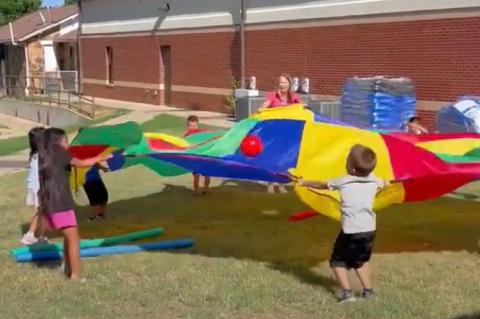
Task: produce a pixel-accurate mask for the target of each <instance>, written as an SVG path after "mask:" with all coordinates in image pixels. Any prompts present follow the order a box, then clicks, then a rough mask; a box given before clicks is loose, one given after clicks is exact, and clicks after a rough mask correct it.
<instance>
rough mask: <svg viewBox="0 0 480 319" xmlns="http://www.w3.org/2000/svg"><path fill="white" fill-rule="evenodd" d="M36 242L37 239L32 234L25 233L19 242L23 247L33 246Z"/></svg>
mask: <svg viewBox="0 0 480 319" xmlns="http://www.w3.org/2000/svg"><path fill="white" fill-rule="evenodd" d="M37 241H38V239H37V238H36V237H35V235H34V234H33V233H30V232H28V233H25V234H24V235H23V237H22V239H21V240H20V242H21V243H22V244H24V245H33V244H35V243H36V242H37Z"/></svg>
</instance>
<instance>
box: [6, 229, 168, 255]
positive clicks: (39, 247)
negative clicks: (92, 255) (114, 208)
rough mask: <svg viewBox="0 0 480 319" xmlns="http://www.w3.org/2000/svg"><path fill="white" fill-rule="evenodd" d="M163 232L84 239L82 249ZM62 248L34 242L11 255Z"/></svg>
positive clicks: (151, 230)
mask: <svg viewBox="0 0 480 319" xmlns="http://www.w3.org/2000/svg"><path fill="white" fill-rule="evenodd" d="M162 234H163V228H153V229H147V230H142V231H137V232H133V233H128V234H124V235H118V236H112V237H106V238H97V239H84V240H81V241H80V249H83V248H93V247H104V246H110V245H116V244H120V243H124V242H129V241H136V240H140V239H144V238H150V237H156V236H160V235H162ZM60 250H63V243H53V244H34V245H30V246H22V247H17V248H14V249H12V250H11V251H10V255H12V256H17V255H20V254H27V253H32V252H38V251H60Z"/></svg>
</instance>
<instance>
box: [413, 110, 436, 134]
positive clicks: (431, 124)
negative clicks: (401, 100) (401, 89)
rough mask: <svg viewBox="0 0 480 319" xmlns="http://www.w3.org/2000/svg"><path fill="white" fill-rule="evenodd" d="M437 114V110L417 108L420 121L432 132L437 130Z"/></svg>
mask: <svg viewBox="0 0 480 319" xmlns="http://www.w3.org/2000/svg"><path fill="white" fill-rule="evenodd" d="M436 115H437V112H435V111H426V110H417V116H418V117H419V118H420V123H421V124H422V125H423V126H425V127H426V128H427V129H428V130H429V131H432V132H434V131H435V130H436V125H437V124H436Z"/></svg>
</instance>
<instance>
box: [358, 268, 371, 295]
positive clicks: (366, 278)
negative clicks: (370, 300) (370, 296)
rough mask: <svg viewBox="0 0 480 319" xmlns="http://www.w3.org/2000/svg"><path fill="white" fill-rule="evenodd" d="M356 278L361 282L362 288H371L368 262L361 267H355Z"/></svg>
mask: <svg viewBox="0 0 480 319" xmlns="http://www.w3.org/2000/svg"><path fill="white" fill-rule="evenodd" d="M355 272H356V273H357V276H358V279H359V280H360V282H361V283H362V286H363V288H365V289H372V283H371V282H370V265H369V263H368V262H366V263H364V264H363V266H362V267H361V268H358V269H355Z"/></svg>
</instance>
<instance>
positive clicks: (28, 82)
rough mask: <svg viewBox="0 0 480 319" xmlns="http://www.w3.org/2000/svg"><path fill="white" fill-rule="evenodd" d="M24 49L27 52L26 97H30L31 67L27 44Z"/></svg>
mask: <svg viewBox="0 0 480 319" xmlns="http://www.w3.org/2000/svg"><path fill="white" fill-rule="evenodd" d="M23 48H24V50H25V80H26V81H25V82H26V83H25V95H26V96H28V94H29V91H28V88H29V87H30V77H29V74H30V66H29V59H28V44H27V43H26V42H25V43H24V44H23Z"/></svg>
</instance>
